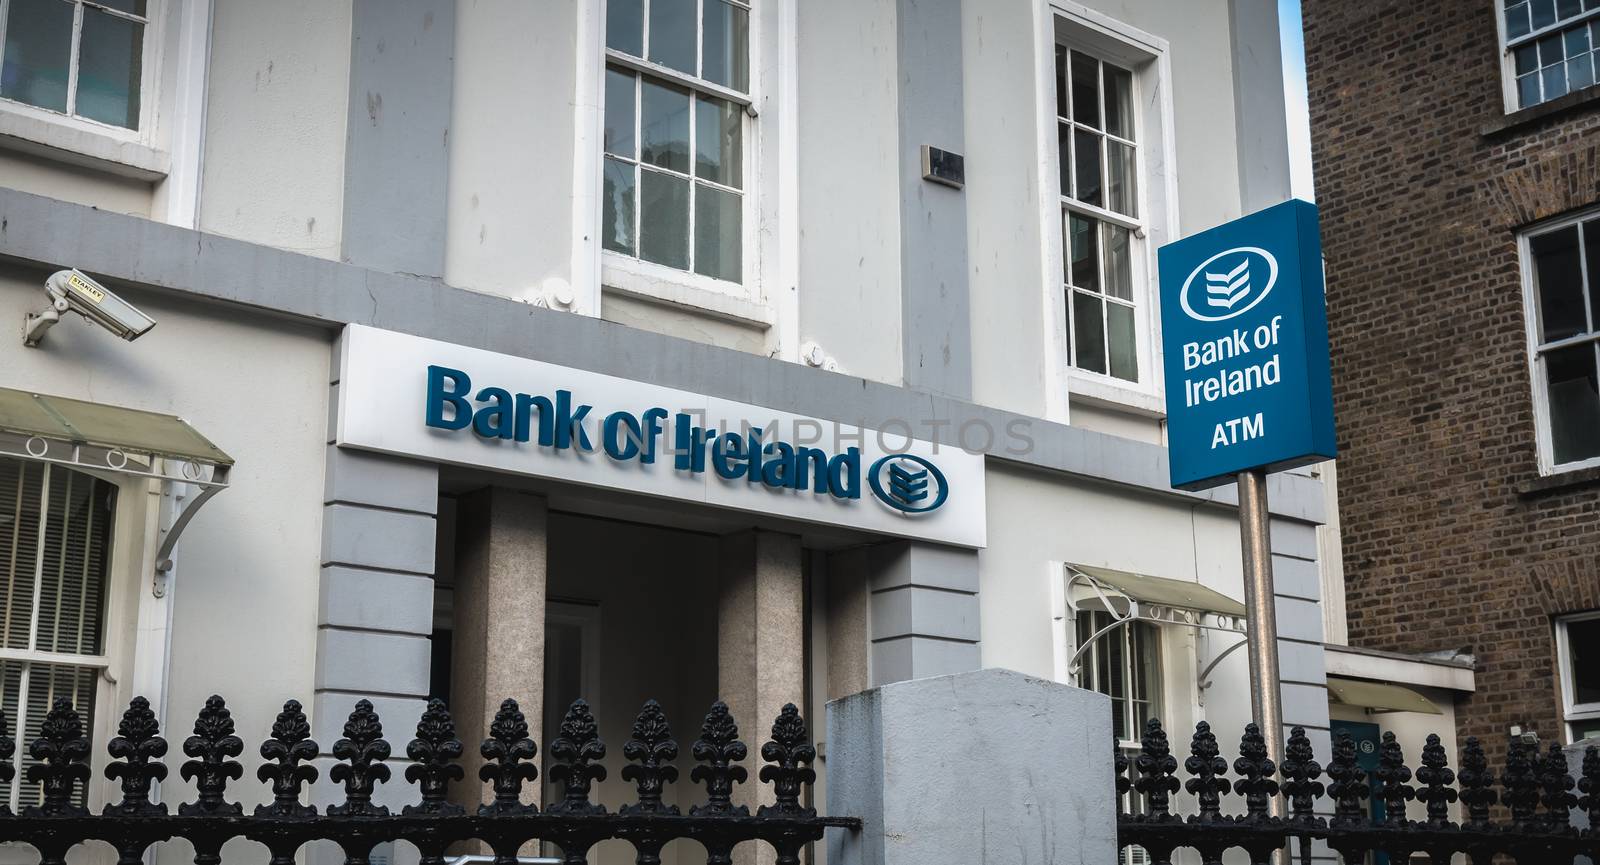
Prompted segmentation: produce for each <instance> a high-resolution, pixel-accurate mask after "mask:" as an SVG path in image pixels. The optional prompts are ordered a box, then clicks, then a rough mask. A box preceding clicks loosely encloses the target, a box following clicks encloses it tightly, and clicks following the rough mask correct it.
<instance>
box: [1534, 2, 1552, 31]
mask: <svg viewBox="0 0 1600 865" xmlns="http://www.w3.org/2000/svg"><path fill="white" fill-rule="evenodd" d="M1528 7H1529V8H1530V9H1532V10H1533V29H1535V30H1538V29H1539V28H1540V27H1548V26H1550V25H1551V24H1554V23H1556V4H1555V0H1528Z"/></svg>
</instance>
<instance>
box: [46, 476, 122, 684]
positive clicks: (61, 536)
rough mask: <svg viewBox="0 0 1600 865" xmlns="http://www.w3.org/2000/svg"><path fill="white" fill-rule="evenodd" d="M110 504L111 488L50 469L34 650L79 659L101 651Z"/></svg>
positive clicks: (112, 501) (113, 500) (113, 496)
mask: <svg viewBox="0 0 1600 865" xmlns="http://www.w3.org/2000/svg"><path fill="white" fill-rule="evenodd" d="M115 504H116V487H114V486H113V485H111V484H109V483H106V482H105V481H102V480H99V479H97V478H93V477H90V476H89V475H85V474H79V473H78V472H74V471H70V470H67V469H62V468H54V469H51V472H50V508H49V511H48V514H47V522H46V524H45V530H44V557H43V558H44V572H43V579H42V580H41V582H40V587H39V639H38V642H37V644H36V645H35V648H37V649H40V650H42V651H46V652H69V653H72V654H78V655H98V654H101V653H102V646H101V632H102V629H103V623H102V616H103V614H104V611H105V592H106V567H107V564H108V562H109V557H110V554H111V553H110V546H111V545H110V543H109V541H110V539H111V514H112V513H113V509H114V507H115Z"/></svg>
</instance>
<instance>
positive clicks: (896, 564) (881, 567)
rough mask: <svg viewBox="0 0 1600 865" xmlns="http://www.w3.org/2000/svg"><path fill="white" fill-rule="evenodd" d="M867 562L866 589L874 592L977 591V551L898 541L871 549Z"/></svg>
mask: <svg viewBox="0 0 1600 865" xmlns="http://www.w3.org/2000/svg"><path fill="white" fill-rule="evenodd" d="M867 562H868V565H867V567H868V569H869V577H868V583H867V587H868V588H869V589H871V590H872V591H874V592H879V591H883V590H884V589H894V588H898V587H900V586H929V587H932V588H935V589H950V590H953V591H957V592H976V591H978V551H977V550H963V549H960V548H957V547H946V546H940V545H938V544H926V543H918V542H914V541H896V542H892V543H887V544H879V545H877V546H875V547H872V548H871V549H869V550H868V557H867Z"/></svg>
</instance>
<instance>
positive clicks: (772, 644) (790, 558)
mask: <svg viewBox="0 0 1600 865" xmlns="http://www.w3.org/2000/svg"><path fill="white" fill-rule="evenodd" d="M801 555H802V554H801V550H800V539H799V538H798V537H795V536H794V535H785V534H779V533H777V532H764V531H755V530H752V531H746V532H739V533H737V534H732V535H727V536H724V537H723V538H722V540H721V543H720V545H719V547H718V551H717V582H718V597H719V600H718V608H717V658H718V660H717V693H718V695H719V696H720V698H721V699H722V700H723V702H725V703H727V704H728V709H729V710H730V711H731V712H732V713H733V717H734V719H735V720H736V721H738V722H739V732H740V738H741V739H743V740H744V742H745V743H746V744H748V745H749V746H750V753H749V756H748V757H747V758H746V760H745V768H747V769H748V770H749V771H750V778H751V780H752V781H754V779H755V776H756V773H757V772H758V771H759V770H760V765H761V761H760V757H759V755H758V753H757V751H758V750H759V749H760V747H761V743H762V742H765V741H766V740H767V734H768V732H769V730H770V728H771V726H772V720H773V719H774V718H776V717H777V716H778V712H779V711H780V710H782V708H783V704H784V703H794V704H795V705H802V704H803V703H804V698H805V593H804V581H803V579H802V576H801V565H800V561H801ZM688 738H692V737H688ZM773 801H774V800H773V798H772V786H771V785H770V784H755V783H749V784H741V785H739V786H737V787H735V788H734V803H735V804H738V805H746V806H748V807H749V808H750V810H751V811H752V812H754V811H755V809H756V808H757V807H758V806H760V805H765V804H770V803H772V802H773ZM772 859H773V853H772V850H771V849H770V848H764V847H758V845H755V844H741V845H739V847H737V848H735V850H734V862H735V863H737V865H749V863H755V862H770V861H772Z"/></svg>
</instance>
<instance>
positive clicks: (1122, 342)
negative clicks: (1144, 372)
mask: <svg viewBox="0 0 1600 865" xmlns="http://www.w3.org/2000/svg"><path fill="white" fill-rule="evenodd" d="M1106 348H1107V349H1108V353H1109V354H1110V355H1111V374H1112V375H1114V376H1116V377H1117V378H1120V379H1124V380H1126V381H1138V380H1139V343H1138V339H1137V335H1136V334H1135V333H1134V329H1133V307H1131V306H1124V305H1123V304H1120V303H1107V304H1106Z"/></svg>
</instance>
